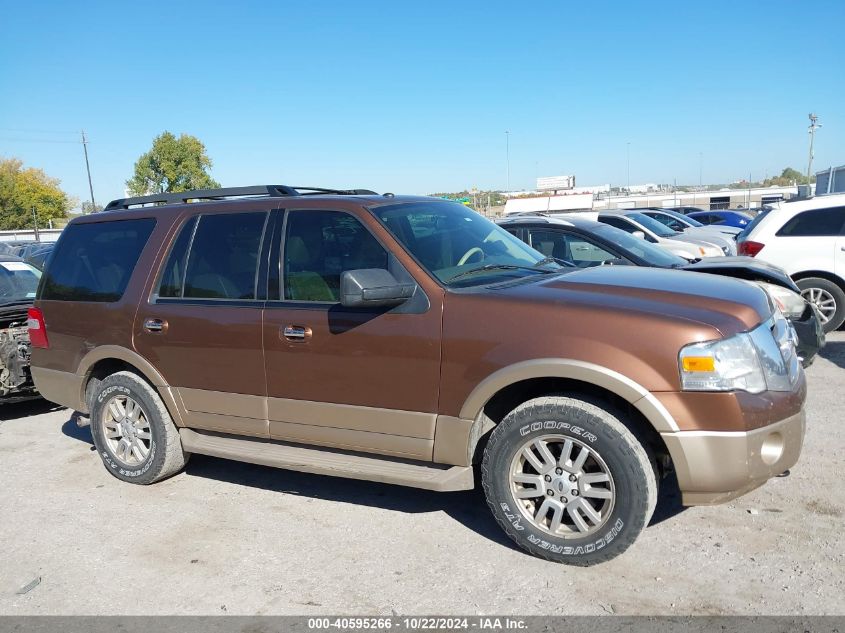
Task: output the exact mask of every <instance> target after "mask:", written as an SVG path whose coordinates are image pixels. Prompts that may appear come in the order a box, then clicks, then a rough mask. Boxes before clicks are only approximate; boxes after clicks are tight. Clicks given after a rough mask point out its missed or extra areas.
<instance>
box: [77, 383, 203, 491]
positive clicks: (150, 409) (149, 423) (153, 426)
mask: <svg viewBox="0 0 845 633" xmlns="http://www.w3.org/2000/svg"><path fill="white" fill-rule="evenodd" d="M91 435H92V437H93V439H94V446H96V447H97V452H99V454H100V457H101V458H102V460H103V463H104V464H105V466H106V468H107V470H108V471H109V472H110V473H111V474H112V475H114V476H115V477H117V478H118V479H122V480H123V481H129V482H132V483H135V484H151V483H153V482H156V481H159V480H161V479H164V478H165V477H169V476H170V475H173V474H175V473H177V472H179V471H180V470H181V469H182V468H183V467H184V466H185V464H186V463H187V461H188V457H190V453H186V452H185V451H184V450H183V449H182V442H181V439H180V438H179V431H178V430H177V429H176V425H175V424H173V420H172V418H171V417H170V413H168V411H167V408H166V407H165V406H164V402H162V400H161V397H160V396H159V395H158V393H156V391H155V390H154V389H153V388H152V387H151V386H150V385H149V383H147V382H146V381H145V380H144V379H143V378H141V377H140V376H138V375H137V374H134V373H132V372H128V371H121V372H118V373H116V374H112V375H110V376H108V377H107V378H105V379H104V380H103V381H102V382H100V383H99V384H97V386H96V387H95V388H94V393H93V394H92V398H91Z"/></svg>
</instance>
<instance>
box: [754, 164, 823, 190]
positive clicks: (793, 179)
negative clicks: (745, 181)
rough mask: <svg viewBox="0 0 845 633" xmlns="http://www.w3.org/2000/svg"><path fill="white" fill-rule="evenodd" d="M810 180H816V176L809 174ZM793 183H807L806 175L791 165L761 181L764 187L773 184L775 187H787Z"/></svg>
mask: <svg viewBox="0 0 845 633" xmlns="http://www.w3.org/2000/svg"><path fill="white" fill-rule="evenodd" d="M810 182H816V177H815V176H811V177H810ZM794 184H799V185H806V184H807V176H806V175H805V174H802V173H801V172H800V171H798V170H797V169H793V168H792V167H786V168H784V170H783V171H782V172H780V176H775V177H774V178H767V179H766V180H764V181H763V185H764V186H766V187H771V186H772V185H775V186H777V187H789V186H791V185H794Z"/></svg>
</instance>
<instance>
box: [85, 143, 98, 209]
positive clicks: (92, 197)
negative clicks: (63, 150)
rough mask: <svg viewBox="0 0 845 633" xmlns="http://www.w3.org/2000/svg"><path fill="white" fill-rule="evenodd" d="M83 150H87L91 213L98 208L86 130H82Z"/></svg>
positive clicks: (86, 160) (86, 167) (86, 162)
mask: <svg viewBox="0 0 845 633" xmlns="http://www.w3.org/2000/svg"><path fill="white" fill-rule="evenodd" d="M82 151H84V152H85V170H86V171H87V172H88V191H89V192H90V193H91V213H94V211H95V209H96V208H97V207H96V206H95V204H94V185H92V184H91V166H90V165H89V164H88V139H86V138H85V130H82Z"/></svg>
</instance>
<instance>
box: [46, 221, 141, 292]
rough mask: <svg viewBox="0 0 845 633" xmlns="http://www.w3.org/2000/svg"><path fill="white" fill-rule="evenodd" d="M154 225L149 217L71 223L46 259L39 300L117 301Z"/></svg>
mask: <svg viewBox="0 0 845 633" xmlns="http://www.w3.org/2000/svg"><path fill="white" fill-rule="evenodd" d="M154 226H155V220H153V219H152V218H147V219H143V220H116V221H113V222H96V223H88V224H71V225H70V226H68V227H67V228H66V229H65V230H64V231H63V232H62V236H61V238H60V239H59V242H58V244H57V245H56V247H55V250H54V251H53V254H52V255H51V256H50V261H49V264H48V266H47V270H46V271H45V273H44V278H43V281H42V285H41V290H40V298H41V299H46V300H52V301H118V300H119V299H120V298H121V297H122V296H123V293H124V291H125V290H126V285H127V284H128V283H129V278H130V277H131V276H132V271H133V270H135V264H136V263H138V257H140V255H141V251H142V250H143V249H144V245H145V244H146V243H147V240H148V239H149V237H150V233H152V230H153V227H154Z"/></svg>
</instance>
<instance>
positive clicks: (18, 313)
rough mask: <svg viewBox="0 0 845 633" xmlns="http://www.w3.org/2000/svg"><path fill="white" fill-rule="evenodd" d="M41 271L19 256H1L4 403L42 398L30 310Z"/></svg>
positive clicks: (0, 391)
mask: <svg viewBox="0 0 845 633" xmlns="http://www.w3.org/2000/svg"><path fill="white" fill-rule="evenodd" d="M40 278H41V271H39V270H38V269H36V268H33V267H32V266H30V265H29V264H27V263H25V262H23V261H22V260H21V259H20V258H19V257H14V256H11V255H0V404H4V403H9V402H17V401H20V400H27V399H30V398H35V397H38V393H37V392H36V391H35V387H34V386H33V383H32V376H31V375H30V370H29V359H30V345H29V331H28V329H27V309H28V308H29V307H30V306H31V305H32V304H33V302H34V301H35V291H36V288H37V287H38V280H39V279H40Z"/></svg>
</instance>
